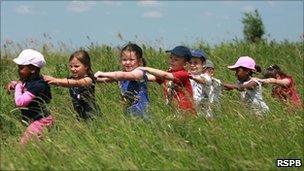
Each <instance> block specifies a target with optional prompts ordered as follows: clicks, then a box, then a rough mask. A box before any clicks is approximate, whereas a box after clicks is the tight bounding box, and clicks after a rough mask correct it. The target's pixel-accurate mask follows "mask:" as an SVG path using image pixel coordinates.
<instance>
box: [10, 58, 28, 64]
mask: <svg viewBox="0 0 304 171" xmlns="http://www.w3.org/2000/svg"><path fill="white" fill-rule="evenodd" d="M13 61H14V62H15V63H16V64H17V65H29V64H28V63H26V62H25V61H22V60H21V59H20V58H15V59H13Z"/></svg>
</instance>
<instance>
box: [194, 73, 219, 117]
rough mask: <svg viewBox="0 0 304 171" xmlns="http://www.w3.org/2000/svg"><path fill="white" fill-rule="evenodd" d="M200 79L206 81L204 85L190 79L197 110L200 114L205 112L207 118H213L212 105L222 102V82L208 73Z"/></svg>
mask: <svg viewBox="0 0 304 171" xmlns="http://www.w3.org/2000/svg"><path fill="white" fill-rule="evenodd" d="M200 77H201V78H203V79H204V80H205V81H206V82H205V83H204V84H200V83H197V82H196V81H194V80H192V79H190V82H191V85H192V91H193V99H194V102H195V104H196V105H195V106H196V110H197V112H198V113H199V114H200V112H203V113H204V115H206V116H207V117H212V111H211V104H212V103H214V102H215V103H219V102H220V94H221V81H220V80H218V79H216V78H213V77H211V76H210V75H208V74H206V73H204V74H201V75H200ZM202 108H203V110H204V111H202Z"/></svg>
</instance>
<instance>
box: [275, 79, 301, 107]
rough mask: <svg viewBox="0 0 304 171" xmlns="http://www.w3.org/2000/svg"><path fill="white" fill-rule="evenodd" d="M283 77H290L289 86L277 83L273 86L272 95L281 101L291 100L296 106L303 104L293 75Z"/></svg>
mask: <svg viewBox="0 0 304 171" xmlns="http://www.w3.org/2000/svg"><path fill="white" fill-rule="evenodd" d="M279 79H280V80H282V79H288V80H289V81H290V83H289V84H288V85H287V86H281V85H275V86H273V88H272V96H274V97H275V98H277V99H279V100H280V101H283V102H286V101H291V103H292V104H293V105H295V106H301V99H300V96H299V94H298V92H297V89H296V87H295V83H294V80H293V78H292V77H291V76H286V77H281V78H279Z"/></svg>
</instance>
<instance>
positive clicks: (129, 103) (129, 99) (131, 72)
mask: <svg viewBox="0 0 304 171" xmlns="http://www.w3.org/2000/svg"><path fill="white" fill-rule="evenodd" d="M120 62H121V65H122V68H123V71H114V72H100V71H98V72H96V73H95V77H96V78H97V81H98V82H101V83H103V82H115V81H119V86H120V90H121V96H122V99H123V101H124V102H125V104H126V106H125V110H126V112H127V113H129V114H131V115H135V116H145V114H146V113H147V109H148V105H149V97H148V90H147V80H148V77H147V75H146V72H145V71H143V70H140V69H138V67H139V66H141V65H145V61H144V58H143V53H142V49H141V48H140V47H139V46H138V45H136V44H133V43H129V44H127V45H126V46H125V47H123V48H122V50H121V53H120Z"/></svg>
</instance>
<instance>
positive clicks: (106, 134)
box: [0, 42, 304, 170]
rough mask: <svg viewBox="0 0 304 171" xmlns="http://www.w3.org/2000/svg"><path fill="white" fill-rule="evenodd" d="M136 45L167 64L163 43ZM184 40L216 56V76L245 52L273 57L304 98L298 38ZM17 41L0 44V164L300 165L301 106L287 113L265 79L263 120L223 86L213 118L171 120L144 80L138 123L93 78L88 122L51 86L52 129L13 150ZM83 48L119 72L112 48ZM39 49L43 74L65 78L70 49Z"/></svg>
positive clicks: (227, 75)
mask: <svg viewBox="0 0 304 171" xmlns="http://www.w3.org/2000/svg"><path fill="white" fill-rule="evenodd" d="M140 46H141V47H143V50H144V56H145V57H146V59H147V61H148V65H149V66H152V67H155V68H160V69H167V59H168V57H167V55H166V53H165V52H164V51H165V50H166V49H154V48H153V47H150V46H148V45H146V44H140ZM187 46H189V47H190V48H195V49H197V48H203V49H204V50H205V51H206V52H207V54H208V56H209V58H210V59H211V60H212V61H213V62H214V63H215V66H216V77H217V78H219V79H221V80H223V81H226V82H235V81H236V78H235V76H234V72H232V71H229V70H228V69H227V65H230V64H233V63H234V62H235V61H236V60H237V58H238V57H239V56H243V55H249V56H251V57H253V58H254V59H256V62H257V64H259V65H260V66H261V67H262V68H265V67H267V66H269V65H270V64H273V63H276V64H278V65H279V66H281V67H282V69H283V70H284V71H286V72H287V73H288V74H290V75H292V76H293V77H294V79H295V80H296V84H297V88H298V91H299V92H300V95H301V98H302V99H303V97H304V94H303V93H304V92H303V90H304V89H303V49H304V46H303V43H292V42H271V43H260V44H254V45H253V44H246V43H242V42H231V43H229V42H225V43H221V44H219V45H215V46H209V45H208V44H205V43H203V42H197V43H195V44H193V45H187ZM22 47H31V45H28V46H24V45H23V46H22V45H18V44H12V43H11V44H9V45H7V46H5V47H4V48H2V47H1V66H0V68H1V79H0V85H1V88H0V98H1V103H0V106H1V109H0V123H1V125H0V128H1V160H0V162H1V163H0V164H1V167H0V170H89V169H92V170H93V169H94V170H101V169H115V170H117V169H119V170H121V169H123V170H126V169H128V170H129V169H132V170H138V169H140V170H143V169H156V170H164V169H166V170H168V169H169V170H172V169H174V170H175V169H177V170H181V169H182V170H190V169H191V170H193V169H194V170H198V169H199V170H201V169H206V170H207V169H208V170H209V169H212V170H227V169H229V170H236V169H237V170H239V169H242V170H247V169H251V170H264V169H266V170H273V169H276V159H278V158H300V159H302V162H303V159H304V157H303V143H304V141H303V139H304V138H303V137H304V136H303V109H301V110H291V108H287V107H286V106H282V105H281V104H280V103H278V102H276V101H275V100H274V99H273V98H272V97H271V95H270V94H271V86H267V87H264V89H263V90H264V92H263V94H264V98H265V101H266V102H267V104H268V106H269V108H270V113H269V114H268V115H267V116H266V117H264V118H263V119H259V118H256V117H255V116H253V115H252V114H251V113H250V112H249V111H247V110H246V109H244V108H243V106H242V104H241V103H240V101H239V92H237V91H232V92H223V97H222V103H221V105H222V108H221V111H220V112H218V113H216V119H214V120H206V119H204V118H180V117H177V116H176V115H174V114H173V113H172V112H170V110H169V109H168V108H167V107H166V106H165V105H164V101H163V94H162V87H161V86H159V85H158V84H156V83H150V84H149V95H150V100H151V105H150V106H151V107H150V118H149V119H148V120H143V119H140V118H134V117H130V116H125V115H124V114H123V113H122V111H123V110H122V107H121V105H120V103H119V100H118V99H119V88H118V86H117V85H116V84H99V85H97V87H96V96H97V102H98V103H99V105H100V106H101V109H102V116H101V117H98V118H97V119H95V120H94V121H92V122H87V123H86V122H79V121H77V119H76V117H75V112H74V111H73V108H72V104H71V102H70V98H69V95H68V90H67V89H65V88H61V87H54V86H52V94H53V100H52V101H51V103H50V104H49V108H50V110H51V112H52V114H53V115H54V116H55V118H56V123H55V125H54V127H53V128H52V129H51V130H50V131H49V132H47V133H46V135H45V137H44V140H43V141H41V142H32V143H29V144H28V146H27V147H26V148H25V149H23V148H20V146H19V138H20V136H21V134H22V133H23V131H24V130H25V126H24V125H22V123H21V122H20V111H19V110H18V109H16V108H15V106H14V103H13V96H12V95H9V94H7V93H6V91H5V90H4V88H3V87H4V85H5V84H6V83H8V82H9V81H10V80H13V79H17V78H18V77H17V76H18V74H17V66H16V65H15V64H14V63H13V62H12V58H14V57H16V55H17V54H18V53H20V51H21V49H22ZM61 47H62V46H61ZM85 49H86V50H88V51H89V54H90V56H91V61H92V65H93V70H94V71H97V70H102V71H113V70H119V69H120V65H119V61H118V59H119V58H118V55H119V53H118V52H119V51H118V49H117V48H115V47H110V46H107V45H95V44H91V45H89V46H87V47H85ZM39 50H40V51H42V52H43V54H44V55H45V58H46V61H47V65H46V67H45V68H43V70H42V74H48V75H52V76H57V77H66V76H68V75H69V71H68V68H67V66H68V58H69V55H70V53H71V52H72V51H73V50H72V49H69V48H68V47H65V48H63V49H58V50H49V48H48V45H44V46H42V48H41V49H39ZM256 76H260V75H256Z"/></svg>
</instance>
